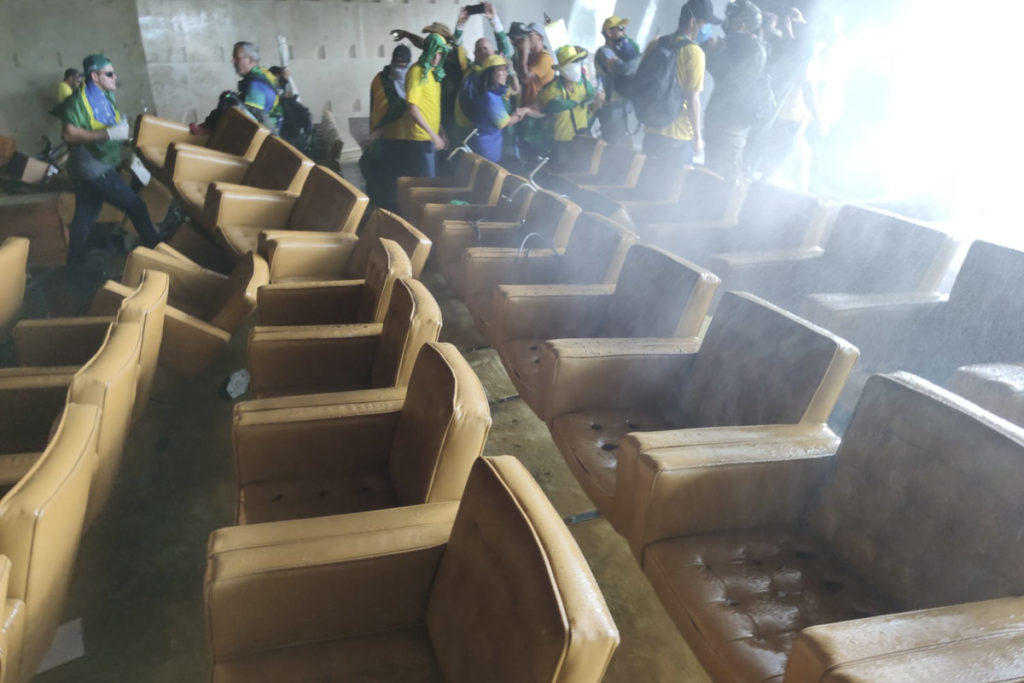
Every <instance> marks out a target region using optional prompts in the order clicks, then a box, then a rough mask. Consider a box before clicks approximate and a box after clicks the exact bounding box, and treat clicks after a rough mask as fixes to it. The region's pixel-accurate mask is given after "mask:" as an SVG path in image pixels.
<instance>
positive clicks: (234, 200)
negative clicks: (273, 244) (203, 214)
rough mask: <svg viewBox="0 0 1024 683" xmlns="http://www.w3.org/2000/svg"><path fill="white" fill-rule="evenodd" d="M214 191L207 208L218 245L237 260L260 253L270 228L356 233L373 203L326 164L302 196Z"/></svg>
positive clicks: (314, 172) (311, 178) (298, 234)
mask: <svg viewBox="0 0 1024 683" xmlns="http://www.w3.org/2000/svg"><path fill="white" fill-rule="evenodd" d="M214 188H216V189H215V190H213V191H211V192H210V193H209V197H208V198H207V199H208V202H212V203H210V204H209V205H208V206H207V209H208V211H209V215H210V218H211V221H212V222H213V224H214V225H215V226H216V230H217V235H218V239H219V241H220V242H221V243H222V244H224V245H225V246H226V248H227V251H228V253H229V254H231V256H232V257H233V258H234V259H235V260H238V259H240V258H242V257H243V256H244V255H245V254H247V253H249V252H250V251H251V252H257V251H258V248H259V242H260V235H261V234H262V233H263V232H264V231H266V230H283V231H287V232H289V233H293V236H295V237H302V236H307V235H308V236H310V237H311V238H312V239H316V238H318V237H319V236H320V235H329V236H334V235H354V234H355V232H356V228H357V227H359V223H360V222H361V221H362V219H363V213H364V212H365V211H366V207H367V205H368V204H369V202H370V199H369V197H367V196H366V195H365V194H364V193H363V192H362V190H360V189H359V188H357V187H356V186H354V185H352V184H351V183H350V182H348V181H347V180H345V179H344V178H342V177H341V176H340V175H338V174H337V173H335V172H334V171H332V170H330V169H329V168H327V167H325V166H314V167H313V169H312V170H311V171H310V172H309V176H308V177H307V178H306V182H305V183H304V184H303V185H302V191H301V192H300V193H299V196H298V197H296V196H295V195H294V194H292V193H291V192H288V191H287V190H275V191H271V190H267V191H265V192H260V193H258V194H256V193H253V192H252V190H251V189H249V188H243V189H241V190H239V189H238V188H233V187H231V186H220V185H216V184H215V185H214ZM310 233H312V234H311V235H310Z"/></svg>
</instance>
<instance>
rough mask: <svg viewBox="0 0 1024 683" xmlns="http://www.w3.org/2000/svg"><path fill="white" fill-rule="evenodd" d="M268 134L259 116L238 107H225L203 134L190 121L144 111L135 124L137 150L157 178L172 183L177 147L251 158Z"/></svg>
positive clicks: (254, 156)
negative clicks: (183, 121) (184, 121)
mask: <svg viewBox="0 0 1024 683" xmlns="http://www.w3.org/2000/svg"><path fill="white" fill-rule="evenodd" d="M268 135H270V131H269V130H267V129H266V128H264V127H263V126H261V125H260V123H259V122H258V121H256V119H254V118H253V117H251V116H249V115H247V114H244V113H242V111H241V110H240V109H235V108H232V109H228V110H226V111H224V112H223V113H222V114H221V116H220V118H219V119H218V121H217V125H216V126H215V127H214V129H213V132H212V133H210V134H203V135H193V134H192V131H191V129H190V128H189V126H188V124H185V123H178V122H177V121H171V120H170V119H162V118H159V117H157V116H153V115H152V114H143V115H142V116H140V117H139V121H138V124H137V126H136V128H135V151H136V153H137V154H138V155H139V159H141V160H142V163H143V164H145V166H146V169H147V170H149V172H150V173H152V174H153V177H154V178H156V179H157V180H159V181H160V182H161V183H163V184H164V185H171V183H172V178H173V176H174V158H175V156H177V148H180V149H185V150H189V151H192V152H195V153H200V154H201V153H205V152H209V153H211V154H217V153H220V154H223V155H229V156H235V157H241V158H242V159H246V160H249V161H252V160H253V159H255V158H256V152H258V151H259V149H260V145H262V144H263V141H264V140H265V139H266V138H267V136H268ZM172 148H173V149H172Z"/></svg>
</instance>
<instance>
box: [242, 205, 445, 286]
mask: <svg viewBox="0 0 1024 683" xmlns="http://www.w3.org/2000/svg"><path fill="white" fill-rule="evenodd" d="M378 238H384V239H389V240H393V241H395V242H397V243H398V245H399V246H401V247H402V249H403V250H404V251H405V253H406V255H407V256H408V257H409V265H410V267H411V269H412V270H411V272H412V276H413V277H417V278H418V277H419V276H420V273H422V272H423V266H424V265H426V262H427V257H428V256H429V255H430V247H431V246H432V242H431V241H430V238H428V237H427V236H426V235H425V234H423V232H421V231H420V230H418V229H416V228H415V227H413V226H412V224H411V223H409V221H407V220H405V219H404V218H402V217H400V216H399V215H398V214H395V213H392V212H390V211H385V210H384V209H375V210H374V212H373V213H371V214H370V217H369V219H367V220H366V222H365V223H363V226H362V227H361V228H360V229H359V234H358V235H350V234H328V233H320V234H313V233H308V232H301V233H295V232H291V231H279V230H273V231H266V230H265V231H263V232H262V233H260V238H259V244H260V247H259V249H260V254H262V255H263V256H264V257H265V258H266V259H267V261H268V263H269V264H270V281H271V282H306V281H310V280H349V279H357V278H361V277H362V276H363V275H365V274H366V264H367V261H368V259H369V257H370V253H371V251H372V250H373V247H374V245H376V244H377V241H378Z"/></svg>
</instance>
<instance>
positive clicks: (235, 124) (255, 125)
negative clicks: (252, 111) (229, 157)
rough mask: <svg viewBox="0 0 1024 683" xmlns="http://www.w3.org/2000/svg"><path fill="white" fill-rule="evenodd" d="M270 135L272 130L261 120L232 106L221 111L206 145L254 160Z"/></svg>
mask: <svg viewBox="0 0 1024 683" xmlns="http://www.w3.org/2000/svg"><path fill="white" fill-rule="evenodd" d="M268 135H270V131H269V130H267V129H266V128H265V127H263V126H262V125H260V123H259V121H257V120H256V119H254V118H253V117H251V116H249V115H248V114H244V113H243V112H242V111H241V110H240V109H237V108H235V107H232V108H231V109H227V110H225V111H224V112H223V113H221V115H220V118H218V119H217V125H216V126H214V128H213V133H212V134H211V135H210V139H209V141H208V142H207V143H206V146H207V147H209V148H210V149H213V150H216V151H218V152H224V153H226V154H234V155H236V156H240V157H245V158H246V159H249V160H252V159H255V158H256V153H257V152H258V151H259V149H260V146H261V145H262V144H263V142H264V140H266V139H267V136H268Z"/></svg>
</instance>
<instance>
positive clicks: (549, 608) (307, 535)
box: [205, 456, 619, 683]
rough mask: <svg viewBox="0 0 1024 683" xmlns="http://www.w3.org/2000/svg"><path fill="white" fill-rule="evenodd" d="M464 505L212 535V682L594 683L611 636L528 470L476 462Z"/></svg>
mask: <svg viewBox="0 0 1024 683" xmlns="http://www.w3.org/2000/svg"><path fill="white" fill-rule="evenodd" d="M455 506H456V504H455V503H435V504H428V505H417V506H412V507H407V508H397V509H391V510H378V511H373V512H364V513H359V514H352V515H343V516H336V517H326V518H320V519H315V520H298V521H291V522H282V523H278V524H260V525H254V526H248V527H235V528H230V529H221V530H219V531H216V532H214V533H213V535H211V537H210V544H209V551H208V556H207V570H206V581H205V593H206V607H207V617H208V619H207V621H208V623H209V627H210V642H211V643H212V649H213V680H214V681H215V682H217V683H232V682H235V681H239V682H240V681H246V682H254V681H280V680H292V681H295V680H309V681H312V680H353V679H355V678H360V677H366V676H371V677H372V678H373V679H374V680H378V681H396V682H397V681H403V682H404V681H412V680H416V681H427V680H429V681H434V680H437V681H440V680H445V681H452V682H453V683H476V682H477V681H493V682H495V683H505V682H508V683H520V682H521V681H545V682H550V683H570V682H572V683H596V682H597V681H600V680H601V679H602V677H603V676H604V672H605V670H606V669H607V667H608V663H609V661H610V660H611V656H612V653H613V652H614V650H615V647H616V646H617V645H618V642H619V634H618V630H617V629H616V627H615V624H614V622H613V621H612V618H611V615H610V613H609V611H608V607H607V605H606V604H605V601H604V598H603V597H602V595H601V590H600V588H599V587H598V585H597V582H596V581H595V580H594V577H593V574H592V573H591V571H590V568H589V567H588V566H587V562H586V560H585V559H584V557H583V555H582V553H581V552H580V550H579V547H578V546H577V545H576V542H575V540H574V539H573V538H572V535H571V534H569V531H568V529H566V527H565V525H564V524H563V523H562V521H561V519H559V517H558V514H557V513H556V512H555V509H554V508H553V507H552V506H551V503H550V502H549V501H548V500H547V498H546V497H545V495H544V493H543V492H542V491H541V490H540V487H539V486H537V483H536V482H535V481H533V479H532V478H531V477H530V475H529V473H528V472H527V471H526V468H525V467H523V465H522V464H521V463H519V461H517V460H516V459H515V458H513V457H511V456H498V457H490V458H480V459H478V460H477V462H476V463H475V464H474V466H473V470H472V473H471V474H470V476H469V480H468V482H467V483H466V492H465V496H464V497H463V498H462V501H461V503H459V504H458V512H457V514H456V513H455ZM453 517H454V523H453V522H452V518H453ZM285 549H287V550H286V552H285ZM496 644H504V645H501V646H498V647H495V645H496ZM510 644H511V645H510ZM506 645H510V646H506Z"/></svg>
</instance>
